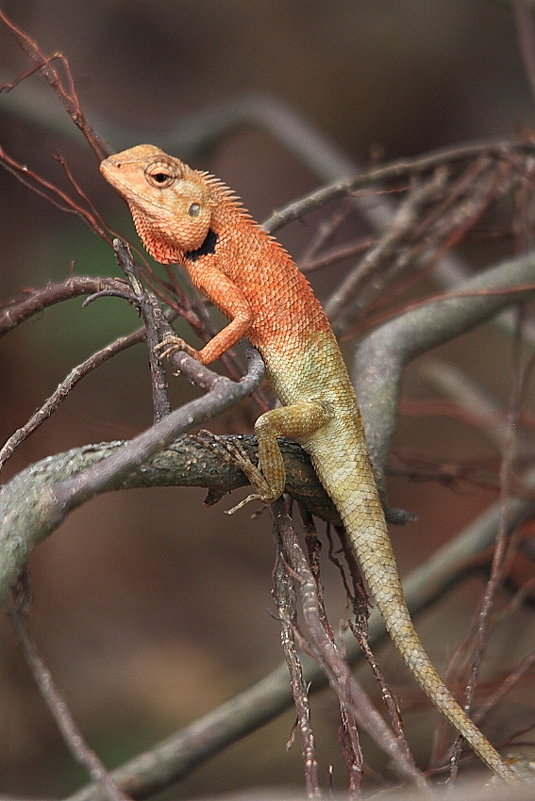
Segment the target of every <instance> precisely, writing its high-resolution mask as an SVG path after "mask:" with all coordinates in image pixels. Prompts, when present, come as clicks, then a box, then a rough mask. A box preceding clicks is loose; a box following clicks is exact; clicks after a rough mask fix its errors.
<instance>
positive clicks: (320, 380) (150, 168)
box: [100, 145, 516, 781]
mask: <svg viewBox="0 0 535 801" xmlns="http://www.w3.org/2000/svg"><path fill="white" fill-rule="evenodd" d="M100 170H101V173H102V175H103V176H104V178H105V179H106V180H107V181H108V182H109V183H110V184H111V185H112V186H113V187H114V189H115V190H116V191H117V192H118V193H119V194H120V195H122V197H123V198H124V199H125V200H126V202H127V204H128V206H129V208H130V211H131V214H132V217H133V220H134V224H135V227H136V229H137V232H138V234H139V236H140V238H141V240H142V242H143V245H144V247H145V249H146V250H147V251H148V252H149V253H150V254H151V255H152V256H153V258H154V259H155V260H156V261H158V262H160V263H162V264H177V265H181V266H182V267H183V268H185V270H186V272H187V274H188V276H189V278H190V280H191V281H192V283H193V285H194V286H196V287H197V288H198V289H199V290H200V291H201V293H203V294H204V295H205V296H206V297H207V298H208V299H209V300H210V301H211V302H212V303H213V304H214V305H215V306H216V307H217V308H219V309H220V311H221V312H222V313H223V315H224V316H225V317H226V318H227V319H228V320H229V322H228V324H227V325H226V326H225V327H224V328H222V329H221V330H220V331H219V332H217V333H216V334H215V335H214V336H213V337H212V339H211V340H210V341H208V342H207V343H206V344H205V345H204V346H203V347H202V348H201V349H200V350H197V349H195V348H193V347H192V346H191V345H189V344H187V343H186V342H185V341H184V340H183V339H181V338H179V337H177V336H172V337H171V338H167V339H164V340H163V342H162V343H160V345H161V346H163V347H164V348H165V352H164V353H161V354H160V355H162V356H163V355H168V353H169V351H170V350H175V349H180V350H184V351H186V352H187V353H189V354H190V355H192V356H194V357H195V358H196V359H197V360H198V361H199V362H200V363H201V364H209V363H211V362H213V361H214V360H216V359H217V358H218V357H219V356H221V354H222V353H224V352H225V351H226V350H228V349H229V348H231V347H232V346H233V345H234V344H235V343H236V342H237V341H238V340H239V339H240V338H241V337H244V336H247V337H248V338H249V340H250V342H251V343H252V344H253V345H254V346H255V347H256V348H257V349H258V350H259V352H260V354H261V356H262V358H263V360H264V362H265V365H266V372H267V376H268V379H269V380H270V382H271V384H272V386H273V389H274V391H275V394H276V395H277V397H278V398H279V400H280V402H281V404H282V406H280V407H278V408H275V409H271V410H269V411H267V412H264V413H263V414H261V415H260V417H259V418H258V419H257V421H256V423H255V434H256V436H257V441H258V454H259V459H258V468H255V466H252V463H250V465H251V469H249V470H248V471H246V472H247V475H248V478H249V479H250V481H251V483H253V484H254V485H255V487H254V488H255V489H256V490H257V491H256V492H255V493H254V494H252V495H249V496H248V498H246V499H245V502H247V501H249V500H252V499H259V500H261V501H263V502H264V503H270V502H272V501H274V500H275V499H277V498H278V497H280V496H281V495H282V494H283V492H284V486H285V477H286V474H285V468H284V463H283V459H282V454H281V451H280V449H279V446H278V444H277V441H276V437H293V438H296V439H298V440H299V441H300V442H301V445H302V446H303V448H304V449H305V451H307V452H308V454H309V456H310V458H311V461H312V464H313V466H314V469H315V471H316V473H317V475H318V478H319V479H320V481H321V483H322V484H323V486H324V488H325V490H326V491H327V494H328V495H329V496H330V498H331V500H332V501H333V503H334V505H335V507H336V508H337V510H338V512H339V514H340V517H341V519H342V522H343V524H344V527H345V529H346V532H347V535H348V537H349V540H350V543H351V546H352V548H353V550H354V552H355V554H356V556H357V559H358V562H359V564H360V566H361V569H362V572H363V575H364V577H365V580H366V582H367V584H368V586H369V588H370V591H371V595H372V597H373V599H374V601H375V603H376V605H377V607H378V609H379V612H380V614H381V616H382V618H383V620H384V623H385V626H386V629H387V631H388V633H389V635H390V637H391V639H392V641H393V643H394V645H395V647H396V648H397V650H398V651H399V653H400V654H401V656H402V657H403V659H404V661H405V663H406V665H407V666H408V668H409V670H410V671H411V673H412V674H413V676H414V678H415V679H416V681H417V682H418V684H419V685H420V687H421V688H422V690H423V691H424V692H425V693H426V695H427V696H428V697H429V699H430V700H431V701H432V702H433V704H434V705H435V706H436V707H437V708H438V709H439V711H440V712H441V713H442V714H443V715H444V716H445V717H446V718H447V719H448V720H449V722H450V723H451V724H452V725H453V726H454V728H455V729H456V730H457V731H458V733H459V734H460V735H462V736H463V737H464V739H465V740H466V741H467V742H468V743H469V745H470V746H471V748H472V749H473V751H474V752H475V753H476V754H477V755H478V756H479V758H480V759H481V760H482V761H483V762H484V763H485V764H486V765H487V766H488V767H489V768H490V769H491V770H492V771H493V772H494V773H495V774H496V775H497V776H499V777H500V778H501V779H503V780H505V781H515V779H516V776H515V774H514V772H513V770H512V768H511V767H510V766H509V765H508V764H507V763H506V762H505V761H504V760H503V759H502V757H501V756H500V754H499V753H498V752H497V750H496V749H495V748H494V747H493V746H492V745H491V743H490V742H489V740H488V739H487V738H486V737H485V736H484V735H483V733H482V732H481V731H480V730H479V728H478V727H477V726H476V725H475V723H474V722H473V721H472V720H471V719H470V717H469V716H468V715H467V713H466V712H465V711H464V710H463V709H462V707H461V706H460V705H459V704H458V703H457V701H456V700H455V699H454V697H453V695H452V694H451V692H450V691H449V690H448V689H447V687H446V686H445V684H444V682H443V681H442V679H441V678H440V676H439V674H438V672H437V670H436V669H435V667H434V665H433V664H432V662H431V660H430V658H429V657H428V655H427V653H426V651H425V650H424V647H423V645H422V643H421V640H420V638H419V636H418V634H417V632H416V630H415V627H414V624H413V622H412V619H411V616H410V613H409V610H408V608H407V604H406V602H405V598H404V594H403V588H402V584H401V579H400V576H399V572H398V568H397V564H396V559H395V555H394V551H393V547H392V544H391V541H390V536H389V532H388V528H387V524H386V520H385V516H384V512H383V506H382V502H381V497H380V494H379V491H378V489H377V485H376V482H375V478H374V474H373V470H372V467H371V464H370V461H369V458H368V452H367V446H366V440H365V435H364V428H363V423H362V419H361V415H360V411H359V406H358V402H357V398H356V395H355V392H354V389H353V386H352V384H351V381H350V378H349V374H348V371H347V368H346V366H345V363H344V360H343V357H342V354H341V351H340V348H339V346H338V343H337V341H336V338H335V335H334V333H333V330H332V328H331V325H330V323H329V320H328V319H327V316H326V314H325V312H324V310H323V308H322V306H321V304H320V302H319V300H318V299H317V298H316V296H315V294H314V292H313V290H312V287H311V285H310V283H309V282H308V280H307V279H306V277H305V276H304V275H303V273H302V272H301V271H300V270H299V268H298V267H297V265H296V263H295V262H294V260H293V259H292V257H291V256H290V255H289V253H288V252H287V251H286V250H285V249H284V248H283V246H282V245H281V244H280V243H279V242H278V241H277V240H276V239H275V238H274V237H273V236H271V235H270V234H268V233H267V232H266V231H264V230H263V229H262V228H261V227H260V225H259V224H258V223H257V222H255V220H254V219H253V217H252V216H251V215H250V214H249V212H248V211H247V210H246V209H245V207H244V206H243V204H242V201H241V200H240V199H239V198H238V196H237V195H236V194H235V193H234V192H233V191H232V190H231V189H230V188H229V187H227V186H226V185H225V184H224V183H223V182H222V181H220V180H219V179H218V178H216V177H214V176H213V175H210V174H209V173H207V172H203V171H199V170H195V169H193V168H191V167H189V166H188V165H187V164H185V163H184V162H182V161H180V160H179V159H177V158H174V157H172V156H169V155H167V154H166V153H164V152H163V151H162V150H160V149H159V148H157V147H155V146H154V145H137V146H136V147H132V148H130V149H128V150H125V151H123V152H121V153H117V154H115V155H112V156H109V157H108V158H106V159H105V160H104V161H102V162H101V165H100ZM242 503H243V502H242ZM239 505H242V504H239Z"/></svg>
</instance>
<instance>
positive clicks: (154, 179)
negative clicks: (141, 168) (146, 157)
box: [145, 164, 176, 189]
mask: <svg viewBox="0 0 535 801" xmlns="http://www.w3.org/2000/svg"><path fill="white" fill-rule="evenodd" d="M145 174H146V176H147V179H148V181H149V182H150V183H151V184H152V185H153V186H157V187H158V188H159V189H165V188H166V187H168V186H171V184H172V183H173V181H174V180H175V177H176V176H175V175H174V173H173V172H172V171H171V170H170V169H169V167H168V166H167V165H166V164H152V165H151V166H150V167H149V168H148V169H147V170H146V172H145Z"/></svg>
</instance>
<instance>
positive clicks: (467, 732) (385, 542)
mask: <svg viewBox="0 0 535 801" xmlns="http://www.w3.org/2000/svg"><path fill="white" fill-rule="evenodd" d="M339 511H340V513H341V516H342V519H343V521H344V525H345V526H346V530H347V532H348V534H349V537H350V539H351V542H352V544H353V547H354V549H355V552H356V554H357V557H358V560H359V563H360V565H361V568H362V572H363V574H364V576H365V578H366V581H367V582H368V585H369V587H370V590H371V593H372V595H373V598H374V600H375V603H376V604H377V607H378V609H379V612H380V613H381V616H382V618H383V620H384V623H385V626H386V628H387V630H388V633H389V634H390V636H391V638H392V640H393V642H394V644H395V646H396V648H397V649H398V650H399V652H400V654H401V656H402V657H403V659H404V661H405V663H406V664H407V666H408V668H409V669H410V671H411V673H412V674H413V676H414V678H415V679H416V681H417V682H418V684H419V685H420V687H421V688H422V690H423V691H424V692H425V694H426V695H427V696H428V698H429V699H430V700H431V701H432V702H433V703H434V704H435V706H436V707H437V708H438V709H439V710H440V712H442V714H443V715H444V716H445V717H446V718H447V719H448V720H449V721H450V723H451V724H452V725H453V726H454V727H455V728H456V729H457V731H458V732H459V733H460V734H461V735H462V736H463V737H464V738H465V740H466V741H467V742H468V743H469V745H470V746H471V748H472V749H473V750H474V751H475V753H476V754H477V755H478V756H479V757H480V759H482V760H483V762H485V764H486V765H487V766H488V767H489V768H490V769H491V770H492V771H494V773H496V775H498V776H500V778H502V779H504V780H506V781H511V780H515V778H516V777H515V774H514V773H513V771H512V769H511V768H510V767H509V766H508V765H507V764H506V763H505V762H504V760H503V759H502V757H501V756H500V754H499V753H498V752H497V751H496V749H495V748H494V747H493V746H492V745H491V743H490V742H489V741H488V740H487V738H486V737H485V736H484V735H483V734H482V732H481V731H480V730H479V728H478V727H477V726H476V725H475V723H474V722H473V721H472V720H471V719H470V718H469V717H468V715H467V714H466V712H465V711H464V709H462V707H461V706H460V705H459V704H458V703H457V701H456V700H455V698H454V697H453V695H452V694H451V692H450V691H449V690H448V688H447V687H446V685H445V684H444V682H443V681H442V679H441V678H440V676H439V675H438V673H437V671H436V670H435V668H434V666H433V664H432V662H431V660H430V659H429V657H428V656H427V653H426V651H425V650H424V647H423V645H422V643H421V640H420V638H419V636H418V634H417V632H416V629H415V628H414V624H413V622H412V619H411V616H410V613H409V610H408V608H407V604H406V601H405V597H404V594H403V588H402V586H401V582H400V580H399V573H398V570H397V566H396V561H395V556H394V552H393V549H392V546H391V544H390V537H389V536H388V532H387V530H386V523H385V522H384V520H383V519H382V513H381V518H379V519H377V518H376V517H375V516H373V517H372V518H371V520H370V524H369V525H367V526H365V527H363V526H362V522H361V520H360V519H359V520H357V521H355V519H354V517H355V516H354V514H353V515H352V514H350V515H349V516H348V518H347V519H344V510H343V509H339ZM374 518H375V519H374ZM355 524H356V525H355ZM370 529H371V530H370ZM378 565H380V567H379V569H378Z"/></svg>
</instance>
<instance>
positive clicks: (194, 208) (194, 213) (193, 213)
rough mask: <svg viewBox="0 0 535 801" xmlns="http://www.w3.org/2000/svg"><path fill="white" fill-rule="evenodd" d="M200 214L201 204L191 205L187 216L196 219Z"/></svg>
mask: <svg viewBox="0 0 535 801" xmlns="http://www.w3.org/2000/svg"><path fill="white" fill-rule="evenodd" d="M200 213H201V204H200V203H192V204H191V206H190V207H189V209H188V214H189V216H190V217H198V216H199V214H200Z"/></svg>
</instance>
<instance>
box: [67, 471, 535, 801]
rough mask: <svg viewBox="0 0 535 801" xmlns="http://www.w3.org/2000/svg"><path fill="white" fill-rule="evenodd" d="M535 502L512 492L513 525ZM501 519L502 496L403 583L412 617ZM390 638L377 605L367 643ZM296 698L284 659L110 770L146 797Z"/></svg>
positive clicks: (309, 671) (320, 678)
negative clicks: (188, 722) (253, 682)
mask: <svg viewBox="0 0 535 801" xmlns="http://www.w3.org/2000/svg"><path fill="white" fill-rule="evenodd" d="M529 484H530V487H535V474H532V475H531V476H530V477H529ZM534 509H535V502H533V501H530V502H528V501H524V500H515V499H512V500H511V501H510V505H509V516H508V521H507V525H508V531H512V530H513V529H514V528H515V527H516V526H518V525H519V524H520V523H521V522H522V520H524V519H525V518H526V517H528V516H529V515H530V514H532V513H533V510H534ZM500 521H501V509H500V505H499V503H496V504H494V505H493V506H491V507H489V509H487V510H486V511H485V512H484V513H483V514H482V515H480V517H478V518H477V519H476V520H475V521H474V522H473V523H471V524H470V525H469V526H468V527H467V528H466V529H465V530H464V531H462V532H461V533H460V534H459V535H458V537H456V538H455V539H454V540H453V541H452V542H449V543H448V544H447V545H445V546H444V547H443V548H441V549H440V550H439V551H437V552H436V553H435V554H434V555H433V556H432V557H431V558H430V559H429V560H428V561H427V562H426V563H425V564H423V565H421V566H420V567H418V568H417V569H416V570H414V571H413V572H412V573H411V574H410V575H409V576H408V577H407V578H406V580H405V581H404V582H403V585H404V588H405V597H406V600H407V605H408V607H409V609H410V611H411V615H412V616H416V614H417V613H418V612H419V611H422V610H423V609H425V608H427V607H429V606H430V605H431V604H433V603H434V602H435V601H437V600H438V599H439V598H441V597H442V596H444V595H445V594H446V592H447V591H448V590H449V589H451V588H452V587H453V586H455V584H457V583H459V582H460V581H461V580H463V579H464V577H465V575H466V572H467V571H466V570H463V565H468V564H470V563H471V562H472V560H473V559H474V557H475V556H477V555H478V554H480V553H482V552H483V551H485V550H486V549H487V548H488V547H490V545H492V544H493V543H494V541H495V539H496V535H497V532H498V528H499V526H500ZM384 637H386V630H385V627H384V623H383V621H382V619H381V617H380V615H379V614H378V612H377V610H373V611H372V613H371V615H370V620H369V625H368V638H369V643H370V645H375V644H376V643H378V642H379V641H380V640H382V639H383V638H384ZM344 648H345V653H346V657H347V660H348V662H349V663H350V664H354V663H356V662H357V661H358V660H359V659H360V658H361V657H362V652H361V650H360V647H359V645H358V644H357V642H356V641H355V639H354V638H353V636H352V635H351V634H348V635H347V636H346V637H345V641H344ZM302 661H303V667H304V679H305V681H306V682H307V683H310V684H311V688H310V692H317V691H319V690H321V689H323V688H324V687H325V686H326V684H327V678H326V677H325V675H324V673H323V672H322V670H321V668H320V667H319V665H317V664H315V663H314V662H313V661H312V660H311V659H310V658H309V657H306V656H303V657H302ZM292 703H293V698H292V693H291V689H290V682H289V678H288V668H287V666H286V665H285V664H281V665H279V667H277V668H276V669H275V670H274V671H272V672H271V673H269V674H268V675H267V676H265V677H264V678H263V679H261V680H260V681H259V682H257V683H256V684H254V685H252V686H251V687H249V688H247V689H246V690H243V691H242V692H240V693H238V694H237V695H235V696H234V697H233V698H230V699H229V700H228V701H225V703H223V704H221V705H220V706H218V707H216V708H215V709H213V710H212V711H211V712H208V714H206V715H204V716H203V717H202V718H199V719H198V720H196V721H195V722H194V723H192V724H190V725H189V726H186V727H185V728H183V729H181V730H180V731H178V732H176V733H175V734H172V735H171V736H170V737H168V738H167V739H165V740H163V741H162V742H160V743H159V744H157V745H156V746H154V748H152V749H151V750H150V751H146V752H145V753H142V754H139V755H138V756H136V757H134V758H133V759H131V760H129V761H128V762H126V763H125V764H124V765H122V766H121V767H119V768H117V769H116V770H114V771H112V777H113V779H114V780H115V781H116V782H117V784H118V786H119V787H121V789H122V790H123V791H125V792H127V793H129V794H130V795H131V796H132V797H133V798H146V797H147V796H149V795H151V794H153V793H156V792H158V791H160V790H163V789H165V788H167V787H169V784H170V783H171V782H172V781H176V780H178V779H180V778H183V777H184V776H186V775H187V774H188V773H190V772H191V771H192V770H193V769H194V768H196V767H197V766H198V765H200V764H202V763H203V762H204V761H206V760H207V759H209V758H210V757H212V756H214V754H217V753H220V752H221V751H223V750H224V749H225V748H226V747H227V746H229V745H230V744H231V743H234V742H236V741H237V740H239V739H240V738H241V737H245V736H247V735H248V734H250V733H251V732H252V731H254V730H255V729H257V728H259V727H260V726H263V725H264V724H265V723H268V722H269V721H270V720H273V718H275V717H277V715H279V714H280V713H281V712H284V710H285V709H288V708H290V707H291V705H292ZM68 801H106V799H105V797H104V796H103V795H102V793H101V792H100V791H99V789H98V788H97V787H96V786H95V785H88V786H87V787H84V788H82V789H81V790H79V791H78V792H76V793H75V794H74V795H72V796H70V797H69V799H68Z"/></svg>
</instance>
